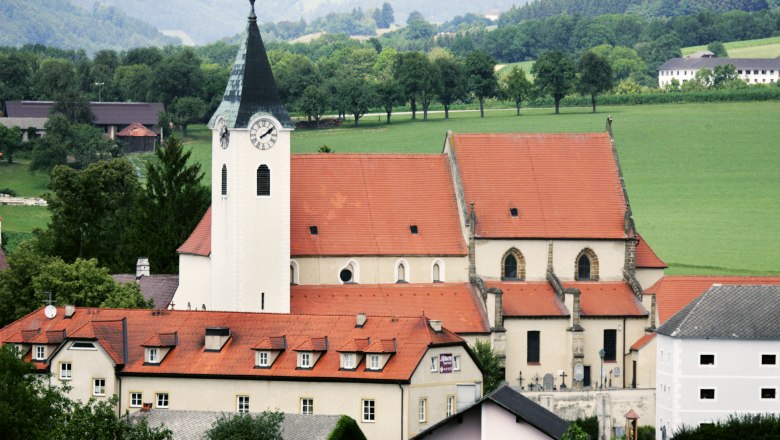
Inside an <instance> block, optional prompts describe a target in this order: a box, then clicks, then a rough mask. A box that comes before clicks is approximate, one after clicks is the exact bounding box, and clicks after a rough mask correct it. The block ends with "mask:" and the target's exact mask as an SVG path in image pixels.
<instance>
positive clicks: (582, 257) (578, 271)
mask: <svg viewBox="0 0 780 440" xmlns="http://www.w3.org/2000/svg"><path fill="white" fill-rule="evenodd" d="M574 278H575V279H576V280H578V281H598V279H599V260H598V257H596V253H595V252H593V250H592V249H589V248H585V249H583V250H582V251H581V252H580V253H579V255H577V259H576V260H575V262H574Z"/></svg>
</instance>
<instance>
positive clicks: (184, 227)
mask: <svg viewBox="0 0 780 440" xmlns="http://www.w3.org/2000/svg"><path fill="white" fill-rule="evenodd" d="M190 155H191V151H189V150H185V148H184V145H183V144H182V142H181V141H180V140H179V139H178V138H176V137H174V136H171V137H168V138H167V139H166V140H165V144H164V145H163V146H162V147H160V148H158V149H157V150H156V151H155V152H154V159H153V160H150V161H148V162H147V164H146V188H145V190H144V191H143V192H142V193H141V194H140V195H139V196H138V198H137V199H136V200H135V204H134V214H133V218H132V221H131V228H129V229H130V231H129V232H128V233H127V235H126V238H125V240H126V241H127V243H128V244H127V247H128V248H135V249H134V250H135V253H134V254H133V256H138V255H145V256H147V257H148V258H149V261H150V263H151V264H153V265H154V267H155V271H156V272H160V273H178V268H179V258H178V255H177V254H176V249H177V248H178V247H179V246H180V245H181V244H182V243H184V241H185V240H186V239H187V237H188V236H189V234H190V233H191V232H192V230H193V229H195V226H196V225H197V224H198V222H199V221H200V219H201V217H202V216H203V213H204V212H206V209H207V208H208V206H209V203H210V201H211V193H210V192H209V190H208V189H207V188H206V187H205V186H203V185H202V184H201V181H202V179H203V172H202V171H201V168H200V164H198V163H190V162H189V160H190Z"/></svg>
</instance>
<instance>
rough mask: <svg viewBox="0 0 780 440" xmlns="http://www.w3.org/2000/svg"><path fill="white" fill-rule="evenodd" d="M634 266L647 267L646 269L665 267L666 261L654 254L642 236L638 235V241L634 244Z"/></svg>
mask: <svg viewBox="0 0 780 440" xmlns="http://www.w3.org/2000/svg"><path fill="white" fill-rule="evenodd" d="M636 267H638V268H648V269H666V268H667V267H669V266H667V265H666V263H664V262H663V260H661V259H660V258H658V255H656V254H655V252H654V251H653V249H652V248H651V247H650V245H649V244H647V242H646V241H645V239H644V238H642V236H639V243H637V246H636Z"/></svg>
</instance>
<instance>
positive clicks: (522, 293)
mask: <svg viewBox="0 0 780 440" xmlns="http://www.w3.org/2000/svg"><path fill="white" fill-rule="evenodd" d="M486 285H487V287H497V288H499V289H501V291H502V292H503V294H504V297H503V304H504V316H540V317H541V316H561V317H565V316H568V315H569V311H568V310H567V309H566V306H565V305H564V304H563V303H562V302H561V300H560V299H558V297H557V296H556V295H555V291H554V290H553V288H552V286H551V285H550V284H549V283H546V282H542V283H515V282H508V283H504V282H487V283H486Z"/></svg>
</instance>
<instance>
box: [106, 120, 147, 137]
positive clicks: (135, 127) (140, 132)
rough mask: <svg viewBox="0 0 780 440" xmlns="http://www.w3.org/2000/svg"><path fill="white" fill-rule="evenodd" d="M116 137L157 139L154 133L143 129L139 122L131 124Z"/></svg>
mask: <svg viewBox="0 0 780 440" xmlns="http://www.w3.org/2000/svg"><path fill="white" fill-rule="evenodd" d="M116 135H117V136H119V137H157V134H156V133H155V132H153V131H152V130H149V129H148V128H146V127H144V126H143V124H141V123H140V122H133V123H132V124H130V125H128V126H127V127H125V128H124V130H122V131H120V132H119V133H117V134H116Z"/></svg>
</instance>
